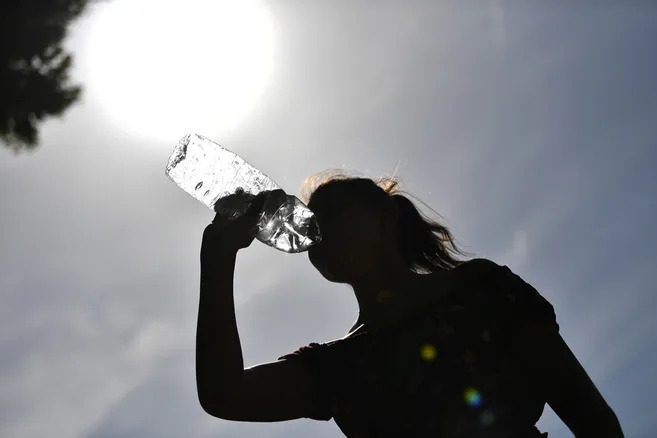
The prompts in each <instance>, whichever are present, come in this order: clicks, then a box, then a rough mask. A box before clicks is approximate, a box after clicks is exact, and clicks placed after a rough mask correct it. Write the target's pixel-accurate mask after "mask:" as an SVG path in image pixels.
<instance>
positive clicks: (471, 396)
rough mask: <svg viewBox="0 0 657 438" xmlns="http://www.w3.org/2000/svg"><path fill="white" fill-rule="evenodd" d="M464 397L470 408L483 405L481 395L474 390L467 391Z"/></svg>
mask: <svg viewBox="0 0 657 438" xmlns="http://www.w3.org/2000/svg"><path fill="white" fill-rule="evenodd" d="M463 397H464V398H465V402H466V403H467V404H468V405H469V406H472V407H477V406H480V405H481V394H479V391H477V390H476V389H474V388H468V389H466V390H465V393H464V394H463Z"/></svg>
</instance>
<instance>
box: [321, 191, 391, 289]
mask: <svg viewBox="0 0 657 438" xmlns="http://www.w3.org/2000/svg"><path fill="white" fill-rule="evenodd" d="M318 195H323V196H316V197H313V199H312V200H311V202H309V203H308V208H310V210H311V211H312V212H313V213H314V214H315V216H316V218H317V223H318V224H319V230H320V232H321V233H322V240H321V242H320V243H319V244H318V245H315V246H312V247H311V248H310V249H309V251H308V258H309V259H310V262H311V263H312V264H313V266H315V268H316V269H317V270H318V271H319V272H320V273H321V274H322V275H323V276H324V277H325V278H326V279H327V280H329V281H333V282H337V283H348V282H350V280H352V279H356V278H359V277H362V276H364V275H368V274H369V273H371V272H374V271H375V270H376V267H377V265H379V263H380V260H381V257H382V255H383V254H385V251H386V244H388V245H389V242H384V240H386V238H385V237H384V236H385V234H386V232H385V229H384V227H383V225H382V217H381V215H380V214H376V213H375V212H374V211H373V210H372V209H370V208H368V207H366V206H363V205H362V204H361V203H359V202H358V200H357V199H356V198H355V197H352V196H348V195H333V196H329V195H332V194H329V193H322V194H318Z"/></svg>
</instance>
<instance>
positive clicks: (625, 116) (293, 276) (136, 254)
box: [0, 0, 657, 438]
mask: <svg viewBox="0 0 657 438" xmlns="http://www.w3.org/2000/svg"><path fill="white" fill-rule="evenodd" d="M111 3H112V2H109V3H108V4H105V5H102V6H98V7H95V8H90V9H89V11H88V14H87V16H86V17H84V18H83V19H81V20H80V21H79V22H77V23H76V24H75V25H74V26H73V28H72V29H71V34H70V38H69V40H68V43H67V45H68V46H69V47H70V48H71V50H72V51H73V52H74V54H75V55H76V64H75V70H74V72H73V76H74V78H75V79H76V80H78V81H79V82H80V83H81V84H82V85H83V86H85V88H86V93H85V97H84V99H83V101H82V102H81V103H80V104H79V105H77V106H75V107H74V108H72V109H71V110H70V111H68V112H67V113H66V114H65V115H64V117H62V118H60V119H53V120H51V121H49V122H47V123H46V124H45V125H44V126H43V130H42V139H43V141H42V144H41V146H40V148H39V149H37V150H36V151H35V152H33V153H23V154H20V155H16V156H14V155H13V154H12V153H11V152H10V151H9V150H4V148H0V187H1V188H0V201H1V203H2V205H3V206H4V209H3V211H4V214H3V215H1V216H0V225H1V226H0V242H1V245H0V298H1V299H2V306H0V436H7V437H17V438H24V437H41V436H44V435H46V434H47V435H49V436H53V437H89V438H110V437H119V436H122V437H123V436H141V437H174V436H175V437H178V436H189V437H198V438H201V437H210V436H213V437H214V436H233V437H251V436H262V435H265V436H272V437H279V436H280V437H283V436H285V437H302V436H308V435H310V434H312V435H313V436H315V437H317V438H323V437H327V438H328V437H336V436H341V435H340V432H339V430H338V428H337V426H336V425H335V424H334V423H333V422H332V421H330V422H316V421H313V420H297V421H291V422H283V423H272V424H247V423H236V422H228V421H223V420H219V419H215V418H212V417H209V416H207V415H206V414H205V413H204V412H203V411H202V410H201V408H200V406H199V405H198V402H197V400H196V389H195V382H194V335H195V323H196V311H197V305H198V302H197V300H198V274H199V266H198V253H199V248H200V238H201V234H202V231H203V228H204V227H205V225H207V223H209V221H210V220H211V219H212V213H211V212H209V211H208V210H207V209H205V208H204V207H203V206H202V205H201V204H200V203H198V202H196V201H195V200H194V199H192V198H191V197H189V196H188V195H186V194H185V193H183V192H182V191H180V190H179V189H178V188H177V187H176V186H175V185H174V184H173V183H171V181H169V180H168V179H167V178H166V177H165V176H164V167H165V165H166V161H167V159H168V156H169V154H170V152H171V150H172V149H173V146H174V145H175V144H176V143H177V141H178V140H179V138H180V137H182V136H183V135H184V134H185V133H186V132H184V131H183V132H180V135H172V136H171V137H170V138H161V136H160V137H157V135H155V133H153V135H152V136H149V135H148V134H149V133H144V132H142V133H135V132H134V131H133V130H131V129H128V128H126V127H125V126H122V125H121V124H120V123H118V121H117V120H114V119H112V118H111V117H109V116H108V115H107V113H106V112H105V111H104V110H103V102H101V100H100V98H99V95H100V94H99V93H98V92H97V91H98V90H97V83H96V78H95V77H94V76H92V75H90V74H89V72H88V69H86V68H85V66H88V65H89V62H90V59H91V55H90V53H91V52H90V49H89V46H88V45H85V42H86V41H87V40H88V36H89V33H90V32H91V30H92V24H93V22H94V21H93V20H94V17H95V16H94V14H97V13H98V11H100V10H101V9H102V8H104V7H111ZM263 7H265V8H266V9H267V10H268V13H269V16H270V17H271V20H272V23H273V29H274V32H273V34H272V41H273V46H274V48H275V50H274V56H273V58H272V71H271V74H270V76H269V77H268V80H267V83H266V86H265V87H264V89H263V92H262V95H261V96H260V97H259V100H258V101H257V104H256V105H255V106H254V108H253V109H252V110H251V112H250V113H249V114H248V115H247V116H246V117H245V119H244V121H243V122H241V123H240V124H239V126H233V127H229V126H222V125H221V123H219V122H220V121H218V123H217V126H216V127H215V128H212V129H208V130H207V131H204V132H199V133H200V134H204V135H206V136H208V137H210V138H212V139H213V140H215V141H217V142H219V143H221V144H222V145H224V146H226V147H228V148H229V149H231V150H233V151H235V152H236V153H238V154H240V155H241V156H243V157H244V158H245V159H247V160H248V161H249V162H251V163H252V164H254V165H255V166H257V167H259V168H261V169H262V170H263V171H264V172H265V173H267V174H268V175H270V176H271V177H272V178H273V179H274V180H276V181H277V182H278V183H279V184H280V185H281V186H282V187H283V188H284V189H285V190H286V191H288V192H290V193H293V194H297V195H298V188H299V184H300V182H301V181H302V180H303V178H304V177H306V176H307V175H310V174H313V173H315V172H318V171H320V170H323V169H326V168H332V167H340V166H345V167H346V168H347V169H352V170H355V171H359V172H362V173H364V174H365V175H367V176H370V177H378V176H380V175H382V174H384V173H388V174H390V173H392V172H393V171H395V170H397V175H398V176H399V177H400V178H401V179H402V182H403V188H404V189H406V190H408V191H409V192H411V193H413V194H414V195H415V196H417V197H419V198H420V199H422V200H423V201H424V202H426V203H427V204H428V205H430V206H431V207H432V208H433V209H435V210H436V211H438V212H439V213H440V214H441V215H442V216H443V218H444V220H445V222H446V224H447V225H448V226H449V227H450V230H451V231H452V232H453V233H454V234H455V236H456V237H457V239H458V241H459V243H460V244H461V246H462V248H464V249H465V250H467V251H470V252H472V253H474V254H476V256H478V257H486V258H489V259H492V260H494V261H496V262H497V263H499V264H506V265H508V266H509V267H510V268H511V269H512V270H513V271H514V272H516V273H517V274H518V275H520V276H521V277H522V278H523V279H525V280H526V281H527V282H529V283H530V284H532V285H533V286H534V287H536V288H537V289H538V290H539V291H540V292H541V294H543V295H544V296H545V297H546V298H547V299H548V300H549V301H550V302H551V303H552V304H553V305H554V306H555V309H556V313H557V320H558V322H559V324H560V326H561V333H562V335H563V337H564V339H566V341H567V342H568V343H569V345H570V346H571V348H572V350H573V351H574V352H575V354H576V355H577V357H578V358H579V360H580V362H581V363H582V364H583V366H584V367H585V369H586V370H587V371H588V372H589V374H590V376H591V377H592V379H593V381H594V382H595V383H596V385H597V386H598V388H599V389H600V391H601V392H602V394H603V395H604V396H605V398H606V399H607V401H608V402H609V404H610V405H611V407H612V408H613V409H614V410H615V412H616V413H617V415H618V416H619V419H620V421H621V424H622V426H623V428H624V431H625V433H626V436H628V437H630V436H631V437H637V438H644V437H645V438H648V437H651V436H653V434H654V431H655V430H657V420H656V418H657V409H656V408H655V406H656V405H655V402H654V394H655V393H657V379H655V377H654V370H655V369H657V352H656V351H657V350H655V348H654V347H655V345H656V343H657V319H656V318H655V317H654V316H655V312H656V311H657V294H656V293H655V292H657V290H656V288H655V286H654V280H653V276H654V269H655V266H657V255H656V251H655V248H657V233H656V231H655V228H654V224H655V223H657V205H656V203H655V199H657V196H656V193H655V192H656V188H657V177H656V176H655V175H656V173H655V171H654V168H655V166H656V165H657V85H656V82H655V78H657V58H656V57H655V53H657V26H655V23H657V6H656V5H655V4H653V3H651V2H646V1H638V0H637V1H630V2H608V1H602V2H593V1H585V2H577V3H572V2H549V3H548V2H542V3H539V2H513V1H509V2H502V1H499V2H497V1H484V2H476V3H475V2H456V1H442V2H423V1H413V2H408V1H405V2H402V1H382V2H376V4H375V2H365V1H353V0H352V1H349V2H347V1H330V2H329V1H323V2H320V1H317V2H292V1H287V0H286V1H276V2H270V3H264V4H263ZM95 59H97V58H95ZM185 80H188V79H186V78H181V80H180V82H179V83H172V84H171V86H172V87H185V86H186V85H185ZM94 87H96V88H94ZM94 90H95V91H94ZM162 104H163V105H165V104H167V101H166V93H164V94H163V96H162ZM425 211H427V210H426V209H425ZM427 213H428V214H429V215H431V214H432V213H431V212H430V211H427ZM235 296H236V305H237V310H236V312H237V319H238V327H239V330H240V335H241V341H242V348H243V353H244V358H245V363H246V364H247V366H249V365H254V364H257V363H262V362H268V361H271V360H275V358H276V357H278V356H280V355H281V354H283V353H286V352H289V351H292V350H294V349H296V348H298V347H299V346H301V345H305V344H307V343H309V342H322V341H328V340H331V339H335V338H338V337H342V336H343V335H344V334H345V333H346V331H347V330H348V328H349V327H350V326H351V324H352V323H353V321H354V320H355V318H356V316H357V306H356V301H355V299H354V297H353V295H352V294H351V293H350V289H349V287H348V286H346V285H337V284H333V283H329V282H327V281H326V280H324V279H323V277H321V275H320V274H319V273H318V272H316V271H315V270H314V268H313V267H312V265H311V264H310V263H309V262H308V259H307V257H306V255H305V254H296V255H291V254H285V253H281V252H278V251H275V250H273V249H271V248H269V247H267V246H265V245H262V244H260V243H258V242H254V244H253V245H252V246H251V247H249V248H248V249H246V250H244V251H241V252H240V253H239V255H238V263H237V268H236V272H235ZM539 428H540V429H541V430H542V431H547V432H548V433H549V436H550V437H551V438H561V437H568V436H571V434H570V432H569V431H568V429H567V428H566V426H565V425H564V424H563V423H562V422H561V421H560V420H559V419H558V418H557V417H556V416H555V415H554V414H553V413H552V412H551V411H550V410H549V408H546V412H545V414H544V416H543V418H542V419H541V421H540V422H539Z"/></svg>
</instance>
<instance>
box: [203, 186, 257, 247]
mask: <svg viewBox="0 0 657 438" xmlns="http://www.w3.org/2000/svg"><path fill="white" fill-rule="evenodd" d="M230 196H234V197H243V198H247V197H248V195H245V194H240V193H237V194H234V195H230ZM266 197H267V193H262V194H259V195H257V196H256V197H255V198H253V201H252V202H251V205H250V206H249V208H248V209H247V210H246V212H245V213H244V214H243V215H241V216H240V217H238V218H236V219H233V220H228V218H227V217H225V216H222V215H221V213H217V214H216V215H215V217H214V219H213V220H212V223H211V224H210V225H208V226H207V227H205V230H204V231H203V242H202V244H201V260H208V259H216V258H217V257H221V256H224V255H231V254H235V253H236V252H237V251H239V250H240V249H242V248H247V247H248V246H249V245H251V242H253V239H255V236H256V233H257V223H258V219H259V218H260V213H261V212H262V206H263V204H264V202H265V199H266Z"/></svg>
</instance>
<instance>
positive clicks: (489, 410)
mask: <svg viewBox="0 0 657 438" xmlns="http://www.w3.org/2000/svg"><path fill="white" fill-rule="evenodd" d="M397 185H398V182H397V180H396V179H395V178H381V179H379V180H378V181H374V180H371V179H368V178H360V177H350V176H347V175H345V174H342V173H341V172H340V171H339V170H338V171H337V172H336V171H335V170H330V171H327V172H320V173H319V174H317V175H314V176H311V177H309V178H307V179H306V181H305V182H304V185H303V187H302V197H303V198H304V201H306V204H307V205H308V207H309V208H310V209H311V210H312V211H313V212H314V213H315V215H316V217H317V220H318V223H319V227H320V230H321V232H322V234H323V240H322V241H321V243H320V244H318V245H316V246H314V247H312V248H311V249H310V251H309V252H308V257H309V259H310V261H311V263H312V264H313V265H314V266H315V268H317V270H319V272H320V273H321V274H322V275H323V276H324V278H326V279H327V280H329V281H331V282H335V283H346V284H349V285H350V286H351V287H352V288H353V291H354V293H355V295H356V299H357V301H358V306H359V315H358V318H357V320H356V322H355V324H354V326H353V327H352V328H351V329H350V330H349V331H348V333H347V335H346V336H344V337H343V338H341V339H336V340H333V341H330V342H325V343H311V344H310V345H307V346H303V347H301V348H300V349H299V350H297V351H295V352H293V353H290V354H286V355H284V356H282V357H280V358H279V359H278V360H277V361H274V362H269V363H264V364H260V365H256V366H253V367H250V368H246V369H244V363H243V359H242V351H241V346H240V340H239V335H238V332H237V327H236V321H235V310H234V302H233V273H234V268H235V259H236V257H235V256H236V253H237V251H238V250H239V249H241V248H246V247H248V246H249V245H250V243H251V242H252V241H253V234H254V233H253V227H254V225H255V221H256V217H257V213H258V211H259V208H260V206H261V205H262V197H260V198H257V199H256V201H255V202H254V203H253V204H252V206H251V208H250V209H249V210H248V211H247V213H246V214H244V215H243V216H241V217H240V218H238V219H236V220H234V221H232V222H227V221H226V220H224V219H223V218H222V217H220V216H217V217H216V218H215V221H214V222H213V224H211V225H208V227H207V228H206V229H205V232H204V234H203V243H202V247H201V292H200V301H199V314H198V327H197V340H196V342H197V344H196V373H197V374H196V377H197V389H198V397H199V401H200V404H201V406H202V407H203V409H204V410H205V411H206V412H207V413H208V414H210V415H213V416H215V417H218V418H224V419H229V420H237V421H258V422H265V421H284V420H292V419H296V418H302V417H305V418H312V419H316V420H330V419H331V418H333V419H334V420H335V422H336V424H337V425H338V426H339V427H340V429H341V430H342V431H343V433H344V434H345V436H347V437H350V438H356V437H358V438H374V437H377V438H382V437H395V438H401V437H428V436H434V437H444V438H452V437H462V438H466V437H467V438H470V437H482V438H483V437H491V438H492V437H495V438H498V437H506V438H521V437H522V438H531V437H546V436H547V433H540V432H539V431H538V429H537V428H536V426H535V424H536V422H537V421H538V419H539V417H540V416H541V413H542V411H543V408H544V405H545V403H546V402H547V403H549V405H550V407H551V408H552V409H553V410H554V411H555V412H556V413H557V414H558V415H559V417H560V418H561V419H562V420H563V421H564V423H565V424H566V425H567V426H568V427H569V428H570V430H571V431H572V432H573V433H574V434H575V436H577V437H596V438H602V437H622V436H623V433H622V431H621V427H620V424H619V422H618V420H617V418H616V415H615V414H614V412H613V410H612V409H611V408H610V407H609V406H608V405H607V403H606V402H605V400H604V398H603V397H602V396H601V394H600V393H599V392H598V390H597V389H596V387H595V385H594V384H593V382H592V381H591V379H590V378H589V377H588V375H587V374H586V372H585V371H584V369H583V368H582V366H581V365H580V364H579V362H578V361H577V359H576V358H575V356H574V355H573V353H572V352H571V351H570V349H569V348H568V346H567V345H566V343H565V342H564V340H563V339H562V338H561V336H560V334H559V326H558V324H557V322H556V317H555V313H554V310H553V307H552V306H551V305H550V303H549V302H548V301H546V300H545V299H544V298H543V297H542V296H541V295H540V294H539V293H538V292H537V291H536V289H534V288H533V287H532V286H531V285H529V284H528V283H526V282H525V281H523V280H522V279H521V278H520V277H519V276H517V275H516V274H514V273H513V272H512V271H511V270H510V269H509V268H508V267H507V266H500V265H498V264H496V263H495V262H493V261H490V260H487V259H484V258H473V259H470V260H465V261H464V260H458V259H456V258H455V257H454V255H456V254H464V253H463V252H462V251H461V250H459V249H458V247H457V246H456V244H455V239H454V238H453V237H452V235H451V234H450V232H449V230H448V229H447V228H446V227H444V226H443V225H441V224H439V223H437V222H432V221H429V220H427V219H425V218H424V217H423V216H422V215H421V214H420V212H419V211H418V210H417V209H416V208H415V206H414V205H413V203H412V202H411V201H410V200H409V199H408V198H407V197H405V196H404V195H402V192H401V191H399V190H397V189H396V186H397Z"/></svg>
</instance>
